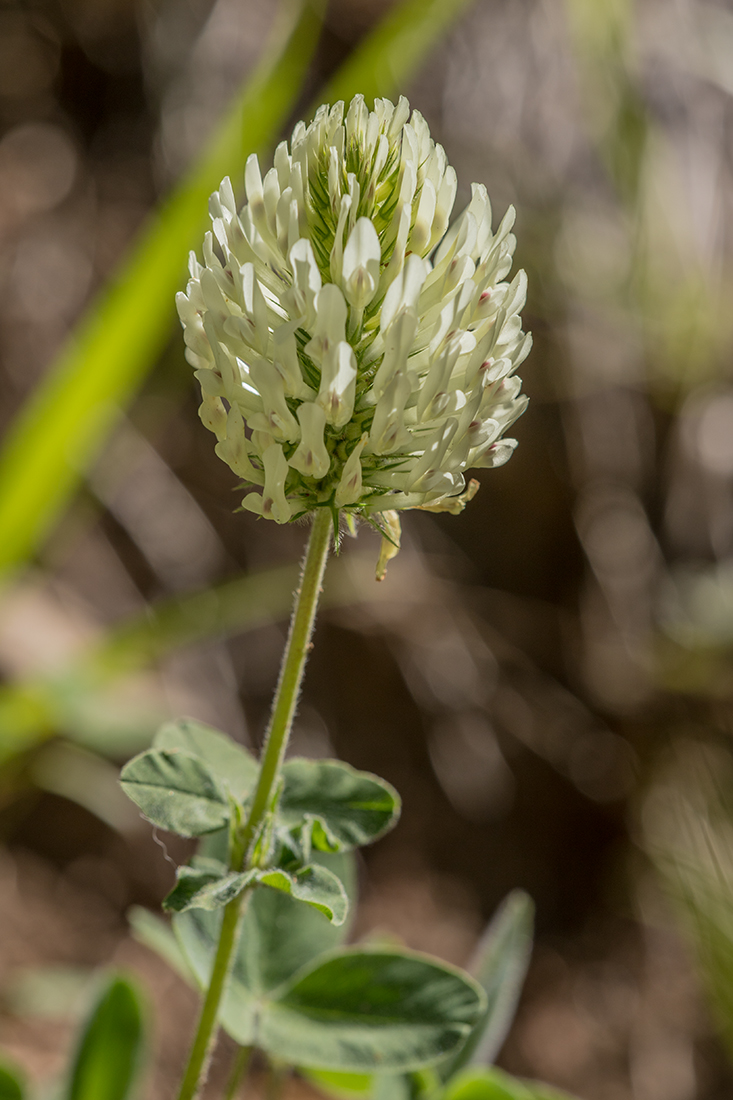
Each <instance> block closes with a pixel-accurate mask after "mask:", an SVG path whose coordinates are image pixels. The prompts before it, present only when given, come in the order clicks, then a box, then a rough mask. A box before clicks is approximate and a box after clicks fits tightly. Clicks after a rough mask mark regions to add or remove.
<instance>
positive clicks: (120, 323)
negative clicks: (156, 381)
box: [0, 0, 471, 573]
mask: <svg viewBox="0 0 733 1100" xmlns="http://www.w3.org/2000/svg"><path fill="white" fill-rule="evenodd" d="M469 3H471V0H406V2H404V3H401V4H398V5H397V6H396V7H395V8H394V9H393V10H392V11H391V12H390V13H389V15H388V16H387V17H386V18H385V19H384V20H383V22H382V23H381V24H380V25H379V26H378V27H377V28H376V30H374V31H373V32H372V33H371V34H370V35H368V36H367V37H366V39H365V40H364V42H363V43H362V44H361V45H360V46H359V47H358V48H357V49H356V50H355V51H354V53H353V54H352V55H351V57H350V58H349V59H348V60H347V61H346V62H345V64H344V65H343V66H342V67H341V69H340V70H339V71H338V72H337V74H336V75H335V76H334V77H333V79H332V80H331V81H330V82H329V84H328V85H327V87H326V88H325V89H324V90H323V92H322V94H321V95H320V96H319V97H318V102H319V103H320V102H325V101H327V100H330V101H333V100H335V99H345V100H348V99H350V98H351V97H352V96H353V95H354V94H355V93H356V92H362V93H363V94H364V95H365V96H366V98H367V99H373V98H374V96H375V95H385V96H391V95H394V94H395V93H396V92H397V91H399V90H400V88H401V87H402V86H403V85H404V83H405V82H406V81H407V80H409V78H410V77H411V76H412V75H413V73H414V72H415V71H416V70H417V68H418V67H419V65H420V64H421V63H422V62H423V61H424V59H425V58H426V56H427V55H428V54H429V52H430V50H431V49H432V48H434V47H435V45H436V44H437V43H438V41H439V39H440V38H441V36H442V35H443V34H444V33H445V32H446V31H447V29H448V28H449V27H450V25H451V24H452V23H453V22H455V20H456V19H457V18H458V16H459V15H460V14H461V13H462V11H463V10H464V9H465V8H467V7H468V5H469ZM322 7H323V0H308V2H304V3H302V4H301V5H300V6H299V9H298V10H299V18H298V19H297V21H296V22H295V26H294V29H292V30H291V31H290V33H289V35H285V36H284V35H283V31H282V30H280V31H279V32H278V41H277V42H276V44H275V46H274V48H273V50H272V51H271V53H270V55H269V56H268V57H267V58H265V59H264V60H263V62H262V64H261V65H260V67H259V68H258V70H257V72H256V73H255V76H254V78H253V79H252V81H251V82H250V83H249V85H248V86H247V88H246V89H245V91H244V92H243V93H242V94H241V95H240V97H239V99H238V101H237V102H236V103H235V104H234V106H233V107H232V109H231V110H230V112H229V114H228V115H227V117H226V118H225V120H224V121H223V123H222V125H221V127H220V129H219V131H218V132H217V134H216V136H215V138H214V140H213V142H212V145H211V148H210V149H209V150H208V151H207V152H206V154H205V155H204V157H203V159H202V161H201V162H200V163H199V164H198V165H197V166H196V167H195V169H194V171H193V173H192V175H191V176H190V177H189V178H188V179H187V180H185V181H184V183H183V184H182V185H181V187H180V188H179V189H178V190H177V191H176V193H175V194H174V196H173V197H172V198H171V200H170V201H169V202H168V203H167V204H166V205H165V206H164V207H163V210H162V211H161V214H160V215H159V217H158V219H157V220H156V222H155V223H154V224H153V226H152V228H151V229H150V230H149V232H148V234H147V236H146V237H144V238H143V239H142V241H141V242H140V244H139V245H138V247H137V249H136V250H135V251H134V252H133V254H132V256H131V257H130V259H129V260H128V261H127V263H126V264H125V265H124V267H123V268H122V270H121V272H120V274H119V276H118V278H117V280H116V281H115V283H114V284H113V286H112V287H111V288H110V290H109V291H108V292H107V293H106V294H105V296H104V297H103V299H102V301H101V303H100V305H99V306H98V307H97V309H95V310H94V312H92V313H91V314H90V315H89V317H88V318H87V320H86V321H84V322H83V323H82V325H81V327H80V329H79V330H78V331H77V333H76V336H75V337H74V339H73V340H72V342H71V343H70V344H69V346H68V347H67V349H66V350H65V352H63V353H62V356H61V358H60V360H59V361H58V363H57V364H56V366H55V367H54V368H53V370H52V371H51V373H50V374H49V376H48V378H47V380H46V381H45V383H43V384H42V385H41V387H40V388H39V389H38V391H37V392H36V395H35V396H34V397H33V398H32V399H31V401H30V402H29V404H28V406H27V407H26V409H25V410H24V412H23V413H22V414H21V416H20V417H19V419H18V421H17V422H16V424H15V426H14V428H13V429H12V431H11V433H10V436H9V438H8V441H7V443H6V446H5V449H4V451H3V453H2V454H1V455H0V531H2V540H0V573H2V572H3V571H6V570H8V569H9V568H12V567H13V566H16V565H18V564H20V563H22V562H23V561H24V560H25V559H26V558H28V557H29V556H30V555H32V554H33V553H34V551H35V550H36V548H37V547H38V545H39V544H40V543H41V542H42V540H43V539H44V538H45V536H46V535H47V533H48V532H49V530H50V529H51V527H52V525H53V523H54V522H55V520H56V519H57V518H58V516H59V514H60V513H61V512H62V510H63V507H64V505H65V503H66V502H67V500H68V499H69V497H70V496H71V495H72V493H73V492H74V490H75V488H76V486H77V485H78V483H79V481H80V480H81V478H82V477H83V476H84V473H85V471H86V469H87V468H88V466H89V465H90V463H91V462H92V461H93V459H94V456H95V455H96V453H97V452H98V450H99V448H100V447H101V445H102V443H103V441H104V438H105V436H106V434H107V433H108V431H109V429H110V427H111V426H112V424H113V423H114V420H115V417H116V415H117V410H118V409H119V408H120V407H121V406H124V405H125V404H126V403H127V402H128V401H129V400H130V398H131V397H132V395H133V394H134V392H135V390H136V388H137V386H138V385H139V383H140V381H141V380H142V378H143V377H144V375H145V373H146V372H147V370H148V369H149V368H150V367H151V366H152V364H153V363H154V361H155V358H156V356H157V355H158V353H159V351H160V349H161V348H162V346H163V344H164V342H165V339H166V336H167V333H168V332H169V329H170V324H171V316H172V307H171V305H170V303H171V302H172V298H173V293H174V291H175V289H176V288H177V287H178V286H179V285H180V284H181V283H182V282H183V278H184V261H185V255H186V252H187V250H188V248H189V247H191V245H193V244H196V243H198V241H199V239H200V237H201V235H202V231H203V227H204V224H205V219H206V200H207V198H208V195H209V192H210V191H211V190H213V188H214V187H216V186H217V185H218V183H219V181H220V179H221V177H222V176H223V175H225V174H226V173H227V172H229V173H231V174H235V173H236V172H237V171H238V170H239V169H240V168H241V167H242V166H243V164H244V161H245V159H246V155H247V154H248V153H249V152H250V151H251V150H253V149H254V150H258V149H262V148H263V147H265V146H267V145H268V144H271V143H272V141H273V139H274V137H275V136H276V135H277V132H278V130H279V128H280V127H281V125H282V124H283V122H284V120H285V119H286V117H287V114H288V111H289V110H290V108H291V106H292V104H293V102H294V100H295V97H296V96H297V93H298V91H299V89H300V87H301V84H302V80H303V77H304V75H305V72H306V69H307V67H308V63H309V61H310V57H311V55H312V51H313V49H314V46H315V42H316V39H317V36H318V30H319V26H320V19H321V13H322ZM291 10H292V8H291V7H290V6H288V11H291ZM288 29H289V28H288ZM283 40H284V41H285V44H284V46H283V45H282V42H283Z"/></svg>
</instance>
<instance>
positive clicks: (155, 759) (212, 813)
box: [120, 749, 229, 837]
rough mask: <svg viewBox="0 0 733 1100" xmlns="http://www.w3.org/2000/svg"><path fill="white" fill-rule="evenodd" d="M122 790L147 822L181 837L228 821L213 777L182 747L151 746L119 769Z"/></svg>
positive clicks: (206, 830) (202, 763)
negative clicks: (162, 747)
mask: <svg viewBox="0 0 733 1100" xmlns="http://www.w3.org/2000/svg"><path fill="white" fill-rule="evenodd" d="M120 782H121V784H122V789H123V790H124V792H125V794H126V795H127V797H128V798H131V799H132V801H133V802H134V803H135V805H136V806H139V807H140V809H141V810H142V812H143V813H144V814H145V816H146V817H147V818H148V820H149V821H152V823H153V824H154V825H159V826H160V827H161V829H167V830H168V831H169V832H171V833H178V834H179V835H180V836H189V837H190V836H202V835H203V834H204V833H213V832H214V831H215V830H216V829H221V828H222V827H223V826H224V825H226V823H227V821H228V820H229V805H228V802H227V799H226V796H225V794H224V792H223V791H222V789H221V787H220V786H219V784H218V782H217V780H216V778H215V776H214V775H213V774H212V772H211V771H210V770H209V768H208V767H207V766H206V764H204V762H203V761H202V760H200V759H199V758H198V757H197V756H193V755H192V754H191V753H190V752H185V751H183V750H182V749H173V750H170V751H162V750H159V749H150V750H149V751H148V752H142V753H140V755H139V756H135V757H133V759H132V760H130V762H129V763H128V764H126V765H125V766H124V768H123V769H122V773H121V775H120Z"/></svg>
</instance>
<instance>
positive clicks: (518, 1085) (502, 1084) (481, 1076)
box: [443, 1068, 573, 1100]
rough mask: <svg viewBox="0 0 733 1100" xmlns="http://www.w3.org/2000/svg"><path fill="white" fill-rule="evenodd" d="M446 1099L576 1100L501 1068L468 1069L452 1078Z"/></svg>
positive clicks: (566, 1094) (444, 1098)
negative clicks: (520, 1078)
mask: <svg viewBox="0 0 733 1100" xmlns="http://www.w3.org/2000/svg"><path fill="white" fill-rule="evenodd" d="M443 1100H573V1098H572V1097H571V1096H570V1095H569V1094H568V1093H566V1092H560V1091H559V1090H558V1089H553V1088H550V1086H549V1085H542V1084H540V1083H539V1082H538V1081H520V1080H519V1079H518V1078H517V1077H511V1076H510V1075H509V1074H508V1073H503V1072H502V1070H500V1069H494V1068H491V1069H480V1070H466V1071H465V1072H464V1073H461V1074H460V1075H459V1076H458V1077H456V1078H454V1080H452V1081H451V1082H449V1084H448V1086H447V1087H446V1090H445V1092H444V1094H443Z"/></svg>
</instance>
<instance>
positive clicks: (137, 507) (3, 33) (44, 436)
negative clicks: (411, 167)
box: [0, 0, 733, 1100]
mask: <svg viewBox="0 0 733 1100" xmlns="http://www.w3.org/2000/svg"><path fill="white" fill-rule="evenodd" d="M321 21H322V23H323V25H322V27H321V26H320V24H321ZM356 91H362V92H364V93H365V94H366V95H367V96H368V97H373V96H374V95H377V94H386V95H389V96H391V97H396V96H397V95H398V94H400V93H405V94H407V95H408V96H409V97H410V100H411V102H412V104H413V106H415V107H417V108H419V110H420V111H421V112H422V113H423V114H424V115H425V117H426V118H427V120H428V122H429V124H430V127H431V130H432V132H433V134H434V136H435V137H436V139H437V140H439V141H441V142H442V143H443V145H444V146H445V148H446V151H447V153H448V157H449V160H450V161H451V163H453V164H454V165H455V167H456V170H457V172H458V178H459V184H460V191H459V199H458V204H457V205H458V208H460V206H461V204H462V203H463V202H465V200H466V199H467V197H468V194H469V185H470V183H471V181H472V180H480V181H483V182H485V183H486V184H487V186H488V189H489V193H490V195H491V196H492V201H493V203H494V207H495V211H496V215H497V219H498V217H500V216H501V215H502V214H503V212H504V210H505V208H506V206H507V205H508V204H509V203H513V204H514V205H515V206H516V207H517V209H518V212H519V218H518V230H517V237H518V241H519V255H518V260H519V264H520V265H522V266H524V267H526V268H527V270H528V273H529V276H530V296H529V306H528V309H527V311H526V315H525V316H526V327H528V328H531V329H532V330H533V331H534V334H535V350H534V352H533V354H532V356H531V358H530V360H529V361H528V362H527V364H526V366H525V368H524V371H523V374H524V377H525V389H526V391H527V392H528V393H529V394H530V395H531V398H532V401H531V405H530V408H529V411H528V412H527V414H526V415H525V416H524V418H523V419H522V421H521V422H520V423H519V425H518V427H517V435H518V437H519V439H520V447H519V449H518V450H517V452H516V454H515V456H514V457H513V459H512V461H511V462H510V463H509V465H508V466H506V467H504V468H502V469H501V470H500V471H496V472H486V471H484V472H482V473H481V475H480V477H481V481H482V489H481V492H480V494H479V496H478V498H477V499H476V500H475V501H474V502H473V503H472V504H471V505H470V507H469V508H468V509H467V510H466V512H464V513H463V514H462V515H461V516H460V517H449V516H448V517H441V516H437V517H436V516H428V515H422V514H421V515H417V514H415V515H409V516H408V517H407V520H406V523H405V538H404V543H405V546H404V549H403V551H402V552H401V554H400V555H399V557H398V558H396V559H395V561H394V562H392V563H391V566H390V571H389V573H388V576H387V579H386V580H385V581H384V582H383V583H382V584H381V585H377V584H376V583H375V582H374V580H373V568H374V562H375V559H376V555H377V546H376V542H375V538H374V536H373V534H372V533H371V532H369V531H368V530H363V531H362V532H361V533H360V535H359V539H358V541H357V542H355V543H351V542H348V545H347V546H346V547H345V549H344V551H343V552H342V555H341V557H340V558H339V559H338V560H335V561H334V562H332V565H331V569H330V577H329V580H328V586H327V592H326V599H327V606H326V608H325V609H324V612H323V615H322V618H321V622H320V626H319V630H318V635H317V644H316V648H315V650H314V653H313V657H312V659H311V663H310V667H309V673H308V678H307V687H306V692H305V696H304V699H303V703H302V706H301V709H300V715H299V720H298V724H297V728H296V731H295V745H294V747H295V750H296V751H298V752H301V753H305V754H311V755H322V754H324V753H327V752H335V753H336V754H337V755H339V756H341V757H342V758H343V759H345V760H348V761H350V762H351V763H352V764H354V765H355V766H357V767H362V768H367V769H371V770H374V771H376V772H377V773H379V774H380V775H384V776H385V777H386V778H387V779H389V780H390V781H392V782H393V783H394V784H395V785H396V786H397V787H398V789H399V790H400V792H401V793H402V795H403V799H404V806H405V809H404V816H403V820H402V822H401V824H400V827H399V829H398V830H397V831H396V832H395V833H394V834H392V835H390V836H389V837H388V838H386V839H385V840H383V841H382V842H380V844H379V845H377V846H376V848H375V849H374V850H373V851H370V852H369V854H368V855H369V858H368V862H367V864H366V866H365V868H363V883H362V896H363V905H362V908H361V911H360V916H359V926H358V928H357V934H363V933H365V932H368V931H369V930H374V929H381V930H382V931H387V932H389V933H390V934H391V935H398V936H401V937H403V938H404V939H405V940H406V941H407V942H408V943H410V944H412V945H413V946H416V947H419V948H424V949H426V950H431V951H435V952H436V953H438V954H441V955H443V956H444V957H446V958H449V959H451V960H452V961H455V962H464V961H465V960H466V958H467V957H468V956H469V954H470V951H471V948H472V946H473V943H474V941H475V939H476V937H477V935H478V934H479V932H480V930H481V927H482V925H483V923H484V922H485V920H486V919H487V918H488V916H489V915H490V914H491V912H492V911H493V909H494V908H495V907H496V905H497V903H498V902H499V900H500V898H501V897H502V896H503V895H504V894H505V893H506V892H507V891H508V890H509V889H511V888H512V887H514V886H521V887H524V888H525V889H527V890H528V891H529V892H530V894H531V895H532V896H533V898H534V899H535V901H536V903H537V921H538V943H537V947H536V950H535V956H534V962H533V965H532V968H531V970H530V975H529V980H528V983H527V987H526V990H525V994H524V997H523V1000H522V1003H521V1005H520V1011H519V1015H518V1018H517V1021H516V1025H515V1027H514V1029H513V1030H512V1032H511V1034H510V1036H509V1039H508V1041H507V1043H506V1044H505V1046H504V1048H503V1051H502V1054H501V1057H500V1064H501V1065H503V1066H504V1067H505V1068H507V1069H509V1070H511V1071H512V1072H516V1073H519V1074H522V1075H526V1076H536V1077H541V1078H543V1079H545V1080H547V1081H549V1082H551V1083H554V1084H556V1085H558V1086H561V1087H564V1088H566V1089H569V1090H571V1091H574V1092H576V1093H577V1094H579V1095H581V1096H583V1097H586V1098H587V1100H718V1098H720V1100H723V1098H727V1097H729V1096H730V1095H731V1089H732V1088H733V1074H732V1072H731V1068H730V1066H731V1063H732V1062H733V798H732V796H731V791H732V790H733V752H732V745H731V733H732V727H733V664H732V663H731V657H732V656H733V378H732V374H733V371H732V369H731V367H732V364H733V358H732V356H731V352H732V350H733V308H731V305H730V303H731V301H733V239H732V237H731V225H732V224H733V222H732V221H731V210H732V208H733V163H732V162H731V154H730V149H731V147H732V145H731V140H730V137H731V130H732V128H733V102H732V100H731V96H732V95H733V10H732V9H731V7H730V5H729V4H727V3H725V0H719V2H713V0H705V2H703V0H474V2H473V3H470V2H468V0H451V2H447V0H441V2H437V0H422V2H420V3H417V2H415V0H411V2H408V3H404V2H403V3H401V4H393V3H389V2H388V0H331V2H330V3H329V4H328V5H327V6H325V5H323V6H322V5H320V4H319V3H312V4H299V3H296V2H295V0H291V2H290V3H288V2H283V3H282V4H281V5H279V6H275V5H274V4H272V3H271V2H269V0H145V2H143V0H25V2H23V3H20V2H13V0H4V2H3V3H2V4H1V5H0V288H1V289H0V392H1V394H2V400H1V401H0V417H1V418H2V430H3V447H2V450H1V451H0V530H1V532H2V534H1V535H0V567H1V568H2V570H3V582H2V590H1V591H0V671H1V673H2V678H3V682H2V684H1V685H0V828H1V829H2V840H3V848H2V850H0V921H1V922H2V929H3V934H2V937H0V996H1V997H2V1006H1V1007H2V1012H0V1043H1V1044H2V1046H3V1047H4V1048H5V1049H6V1050H7V1051H8V1052H9V1053H10V1055H11V1056H12V1057H13V1058H14V1059H15V1060H16V1061H18V1062H20V1063H21V1064H23V1065H25V1066H26V1068H27V1070H28V1073H29V1074H30V1075H31V1076H32V1077H34V1078H37V1079H43V1078H45V1077H48V1076H49V1074H52V1073H53V1072H54V1071H55V1070H56V1069H58V1067H59V1066H60V1065H61V1064H62V1062H63V1058H64V1051H65V1049H66V1047H67V1046H68V1041H69V1034H70V1032H69V1028H70V1027H71V1026H72V1023H73V1017H74V1015H75V1014H76V1013H78V1012H83V1011H84V1003H85V1002H84V996H83V989H84V986H85V983H86V982H87V976H88V973H89V970H90V968H92V967H94V966H96V965H98V964H100V963H103V964H110V963H113V964H114V965H115V966H120V965H126V966H128V967H132V968H133V969H136V970H137V971H138V972H139V973H141V974H142V975H143V977H144V978H145V979H146V982H147V986H148V988H149V990H150V997H151V999H152V1000H153V1001H154V1002H155V1018H156V1019H157V1024H156V1038H155V1050H156V1054H155V1061H154V1067H153V1072H152V1076H151V1082H152V1083H151V1089H152V1091H151V1093H150V1095H151V1096H158V1095H165V1094H166V1090H167V1089H168V1088H169V1085H168V1083H167V1082H168V1081H169V1078H170V1074H171V1073H175V1072H176V1069H177V1065H178V1063H179V1061H180V1057H181V1045H182V1043H183V1042H184V1041H185V1036H186V1033H187V1031H188V1028H189V1021H190V1019H191V1014H192V1011H193V1002H192V998H191V996H190V995H189V994H188V992H187V991H186V990H185V989H184V988H183V987H182V986H181V984H180V983H178V980H177V979H176V978H175V977H173V976H168V975H167V974H166V973H165V971H164V969H163V967H162V965H161V964H159V963H158V962H157V961H156V960H155V959H154V958H153V957H152V956H150V955H149V954H148V953H146V951H145V950H144V949H143V948H142V947H139V946H138V945H136V944H134V943H133V942H132V941H131V940H130V939H129V937H128V936H127V935H126V931H125V920H124V913H125V911H126V909H127V908H128V906H129V905H131V904H133V903H135V904H147V905H150V906H153V907H154V906H155V905H156V904H157V903H158V902H159V900H160V898H161V897H162V895H163V894H164V893H165V892H166V891H167V889H168V887H169V885H170V881H171V879H172V869H171V867H170V865H169V862H168V860H170V859H173V860H174V861H175V859H176V858H182V856H183V855H184V854H185V852H184V849H183V848H179V847H177V846H176V844H175V842H173V841H170V840H169V839H168V838H166V839H165V843H163V841H162V840H160V838H157V839H158V841H159V844H160V846H159V847H156V844H155V838H151V837H150V835H149V830H148V829H147V828H146V827H145V826H144V824H143V823H141V822H140V820H139V819H138V817H137V816H136V814H135V813H134V812H132V811H131V810H130V808H129V806H128V805H127V804H126V802H125V800H124V799H123V798H122V796H121V795H120V794H119V792H118V788H117V783H116V777H117V770H118V765H119V764H120V763H121V762H122V761H124V759H126V758H127V756H129V755H130V754H131V753H132V752H133V751H137V749H139V748H140V747H141V746H143V745H144V744H146V743H147V741H148V740H149V738H150V736H151V734H152V732H153V730H154V729H155V728H156V726H157V725H158V724H159V723H160V722H161V721H162V720H163V719H165V718H167V717H169V716H176V715H178V714H182V713H185V714H190V715H193V716H195V717H197V718H199V719H202V720H204V721H207V722H210V723H212V724H214V725H218V726H219V727H220V728H223V729H226V730H228V731H229V732H230V733H232V734H233V735H235V736H237V737H238V738H240V739H241V740H242V741H243V742H245V743H248V744H251V745H253V746H256V745H257V743H258V740H259V738H260V736H261V733H262V729H263V726H264V723H265V721H266V717H267V711H268V705H269V699H270V696H271V692H272V688H273V685H274V681H275V677H276V673H277V666H278V661H279V657H280V652H281V647H282V644H283V639H284V629H285V618H286V616H287V611H288V606H289V601H290V592H291V590H292V586H293V584H294V579H295V564H294V563H295V562H296V561H297V559H298V557H299V555H300V553H301V549H302V546H303V542H304V536H305V532H304V530H303V528H301V527H298V526H293V527H289V528H285V529H282V528H277V527H276V526H275V525H274V524H269V523H265V522H257V520H256V519H255V518H254V517H253V516H251V515H248V514H245V515H237V514H234V512H233V509H234V507H235V506H236V503H237V498H236V494H235V492H234V488H235V486H234V483H233V477H232V475H231V474H230V472H229V471H228V469H227V468H226V467H225V466H223V464H221V463H220V462H218V461H217V460H216V458H215V456H214V454H213V448H212V446H211V439H210V436H209V435H208V433H206V432H205V430H204V429H203V428H202V427H201V425H200V423H199V421H198V418H197V416H196V407H197V394H196V386H195V384H194V381H193V379H192V377H191V371H190V370H189V369H188V368H187V366H186V364H185V362H184V360H183V345H182V340H181V338H180V332H179V331H178V330H177V326H176V323H175V320H174V313H173V310H172V308H171V306H172V294H173V291H174V290H175V289H176V288H177V286H178V285H179V284H180V283H182V281H183V279H184V273H183V269H184V260H185V254H186V251H187V250H188V248H190V247H196V246H197V245H198V243H199V242H200V238H201V233H202V227H203V225H204V221H205V207H206V196H207V195H208V193H209V191H210V190H212V189H213V188H214V187H215V186H216V185H217V184H218V182H219V179H220V177H221V176H222V175H223V174H224V173H230V174H231V175H232V178H233V179H234V180H235V184H236V183H237V181H240V177H241V169H242V165H243V162H244V159H245V158H246V155H247V154H248V153H249V152H250V151H252V150H253V149H256V150H258V151H260V152H262V153H263V155H264V156H265V158H266V157H267V156H268V155H269V154H268V151H269V150H271V149H272V147H273V146H274V144H275V143H276V141H277V140H279V139H280V137H281V136H283V135H284V134H287V133H288V131H289V128H290V127H291V126H292V124H293V122H294V121H295V120H296V119H297V118H299V117H301V116H306V115H308V114H309V113H310V112H311V111H312V108H313V104H314V103H318V102H321V101H322V100H324V99H333V98H338V97H347V98H348V97H350V96H351V95H352V94H353V93H354V92H356ZM240 182H241V181H240ZM240 191H241V188H240ZM39 968H40V969H39ZM49 968H50V969H49ZM39 991H40V992H39ZM216 1069H217V1067H216V1066H215V1074H216ZM222 1072H223V1071H222ZM293 1087H294V1088H295V1086H293ZM303 1087H304V1086H303Z"/></svg>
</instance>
